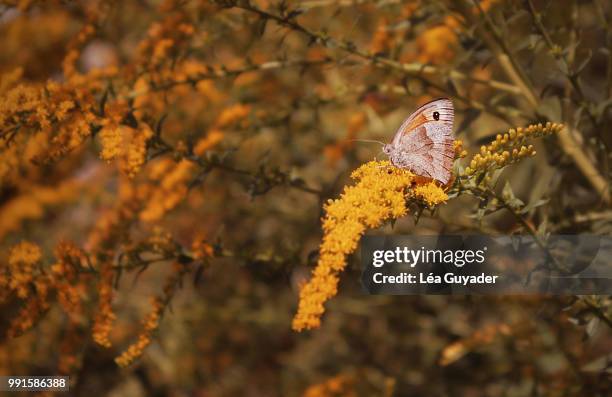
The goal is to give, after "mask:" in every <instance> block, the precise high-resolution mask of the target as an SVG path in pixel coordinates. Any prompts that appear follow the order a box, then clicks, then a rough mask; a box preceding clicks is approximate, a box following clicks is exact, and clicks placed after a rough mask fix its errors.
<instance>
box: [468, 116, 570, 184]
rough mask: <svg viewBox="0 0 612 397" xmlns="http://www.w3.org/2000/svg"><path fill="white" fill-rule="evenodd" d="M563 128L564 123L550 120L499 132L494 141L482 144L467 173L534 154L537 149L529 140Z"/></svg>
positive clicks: (510, 162) (482, 170) (481, 170)
mask: <svg viewBox="0 0 612 397" xmlns="http://www.w3.org/2000/svg"><path fill="white" fill-rule="evenodd" d="M561 129H563V124H558V123H551V122H548V123H546V124H545V125H542V124H533V125H530V126H529V127H527V128H521V127H519V128H517V129H514V128H513V129H511V130H509V131H508V132H507V133H505V134H503V135H501V134H498V135H497V137H496V138H495V140H494V141H493V142H491V143H490V144H489V145H486V146H482V147H481V148H480V153H477V154H476V155H474V157H473V158H472V160H471V161H470V165H469V166H468V167H467V168H466V169H465V174H466V175H473V174H476V173H479V172H487V171H489V170H491V169H496V168H502V167H504V166H506V165H508V164H512V163H514V162H516V161H518V160H520V159H522V158H525V157H528V156H534V155H535V154H536V151H535V149H534V148H533V145H531V144H529V143H528V141H529V140H531V139H534V138H538V137H541V136H545V135H550V134H554V133H557V132H559V131H561Z"/></svg>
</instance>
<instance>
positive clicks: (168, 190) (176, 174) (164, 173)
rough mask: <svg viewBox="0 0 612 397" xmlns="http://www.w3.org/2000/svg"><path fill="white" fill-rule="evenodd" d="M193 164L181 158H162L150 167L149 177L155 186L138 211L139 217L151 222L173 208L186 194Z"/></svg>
mask: <svg viewBox="0 0 612 397" xmlns="http://www.w3.org/2000/svg"><path fill="white" fill-rule="evenodd" d="M194 168H195V165H194V164H193V163H192V162H191V161H188V160H185V159H182V160H180V161H179V162H178V163H175V162H174V161H173V160H171V159H163V160H162V161H160V162H158V163H156V164H155V165H154V167H153V168H152V169H151V173H150V174H149V177H150V178H151V179H152V180H153V181H157V182H158V183H159V186H157V187H156V188H155V189H154V190H153V192H152V193H150V197H149V198H148V199H147V202H146V203H145V205H144V209H143V210H142V211H141V212H140V219H141V220H143V221H146V222H152V221H156V220H159V219H161V218H162V217H163V216H164V214H165V213H166V212H168V211H170V210H171V209H173V208H174V207H175V206H176V205H178V203H180V202H181V200H182V199H183V198H184V197H185V195H186V194H187V182H188V181H189V179H190V178H191V174H192V172H193V169H194Z"/></svg>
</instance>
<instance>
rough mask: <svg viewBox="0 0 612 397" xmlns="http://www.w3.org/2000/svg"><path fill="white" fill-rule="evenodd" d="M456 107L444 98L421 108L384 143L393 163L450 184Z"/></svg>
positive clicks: (384, 150) (384, 148)
mask: <svg viewBox="0 0 612 397" xmlns="http://www.w3.org/2000/svg"><path fill="white" fill-rule="evenodd" d="M453 119H454V108H453V103H452V102H451V101H450V99H447V98H441V99H436V100H434V101H432V102H429V103H426V104H425V105H423V106H421V107H420V108H418V109H417V110H416V111H415V112H414V113H413V114H412V115H411V116H410V117H408V118H407V119H406V121H404V122H403V123H402V125H401V126H400V128H399V129H398V131H397V133H396V134H395V137H394V138H393V141H392V142H391V143H389V144H387V145H384V146H383V152H384V153H385V154H387V155H388V156H389V160H390V161H391V163H392V164H393V165H395V166H396V167H399V168H405V169H409V170H410V171H412V172H414V173H415V174H417V175H420V176H424V177H428V178H431V179H435V180H437V181H439V182H441V183H442V184H447V183H448V181H449V180H450V179H451V169H452V166H453V160H454V154H455V153H454V148H453V141H454V137H453Z"/></svg>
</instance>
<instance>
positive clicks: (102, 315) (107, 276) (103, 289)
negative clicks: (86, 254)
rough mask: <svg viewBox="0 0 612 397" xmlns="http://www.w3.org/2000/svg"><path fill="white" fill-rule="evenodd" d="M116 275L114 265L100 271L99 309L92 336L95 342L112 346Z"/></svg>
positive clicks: (108, 265)
mask: <svg viewBox="0 0 612 397" xmlns="http://www.w3.org/2000/svg"><path fill="white" fill-rule="evenodd" d="M114 275H115V273H114V272H113V269H112V266H111V265H110V264H106V265H104V267H103V268H102V270H101V272H100V284H99V285H98V311H97V313H96V317H95V319H94V325H93V329H92V337H93V340H94V342H96V343H97V344H99V345H100V346H104V347H110V346H111V342H110V339H109V335H110V333H111V331H112V329H113V323H114V321H115V319H116V315H115V313H114V312H113V306H112V301H113V280H114Z"/></svg>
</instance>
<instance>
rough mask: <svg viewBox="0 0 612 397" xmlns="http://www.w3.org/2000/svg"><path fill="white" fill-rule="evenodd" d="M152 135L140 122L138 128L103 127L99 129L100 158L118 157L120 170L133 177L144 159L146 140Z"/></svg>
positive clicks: (111, 158)
mask: <svg viewBox="0 0 612 397" xmlns="http://www.w3.org/2000/svg"><path fill="white" fill-rule="evenodd" d="M152 136H153V131H151V128H150V127H149V126H148V125H147V124H145V123H140V124H139V126H138V128H131V127H128V126H125V125H119V126H113V125H111V126H109V127H105V128H103V129H102V130H101V131H100V143H101V144H102V150H101V151H100V158H101V159H102V160H106V161H111V160H113V159H115V158H118V159H119V160H120V162H119V168H120V170H121V171H122V172H123V173H124V174H126V175H127V176H129V177H130V178H133V177H134V176H135V175H136V174H137V173H138V171H140V168H141V167H142V165H143V164H144V162H145V160H146V156H147V142H148V140H149V139H150V138H151V137H152Z"/></svg>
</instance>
